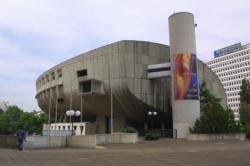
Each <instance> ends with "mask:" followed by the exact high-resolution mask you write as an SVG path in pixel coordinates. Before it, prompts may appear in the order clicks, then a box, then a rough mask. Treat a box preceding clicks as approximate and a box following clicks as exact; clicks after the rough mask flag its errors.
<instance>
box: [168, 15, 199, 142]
mask: <svg viewBox="0 0 250 166" xmlns="http://www.w3.org/2000/svg"><path fill="white" fill-rule="evenodd" d="M169 40H170V56H171V63H172V68H171V69H172V78H171V86H172V103H173V128H174V129H177V138H186V136H187V134H188V133H189V128H190V127H193V125H194V122H195V120H196V119H197V118H199V117H200V100H199V92H198V91H199V80H198V73H197V60H196V43H195V24H194V16H193V14H191V13H187V12H181V13H175V14H173V15H171V16H170V17H169Z"/></svg>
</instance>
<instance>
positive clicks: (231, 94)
mask: <svg viewBox="0 0 250 166" xmlns="http://www.w3.org/2000/svg"><path fill="white" fill-rule="evenodd" d="M237 95H240V92H233V93H228V94H227V97H232V96H237Z"/></svg>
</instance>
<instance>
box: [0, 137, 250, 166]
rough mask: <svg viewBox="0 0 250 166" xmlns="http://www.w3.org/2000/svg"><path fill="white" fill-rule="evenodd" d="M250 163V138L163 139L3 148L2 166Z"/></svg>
mask: <svg viewBox="0 0 250 166" xmlns="http://www.w3.org/2000/svg"><path fill="white" fill-rule="evenodd" d="M52 165H53V166H105V165H107V166H158V165H159V166H161V165H162V166H168V165H169V166H236V165H237V166H250V141H209V142H208V141H206V142H193V141H186V140H170V139H162V140H159V141H152V142H148V141H142V142H139V143H137V144H110V145H105V146H99V147H97V149H76V148H64V149H40V150H24V151H22V152H19V151H17V150H14V149H0V166H52Z"/></svg>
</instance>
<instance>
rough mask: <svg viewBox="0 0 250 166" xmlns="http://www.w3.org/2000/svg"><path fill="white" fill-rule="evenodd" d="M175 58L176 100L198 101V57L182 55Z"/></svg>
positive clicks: (187, 54) (188, 54)
mask: <svg viewBox="0 0 250 166" xmlns="http://www.w3.org/2000/svg"><path fill="white" fill-rule="evenodd" d="M173 58H174V73H173V74H174V76H173V77H174V96H175V100H198V99H199V94H198V91H199V89H198V88H199V85H198V75H197V64H196V62H197V61H196V55H195V54H190V53H181V54H176V55H174V56H173Z"/></svg>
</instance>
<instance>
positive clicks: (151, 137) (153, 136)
mask: <svg viewBox="0 0 250 166" xmlns="http://www.w3.org/2000/svg"><path fill="white" fill-rule="evenodd" d="M159 138H160V134H159V133H153V132H150V133H146V134H145V136H144V139H145V140H148V141H153V140H158V139H159Z"/></svg>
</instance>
